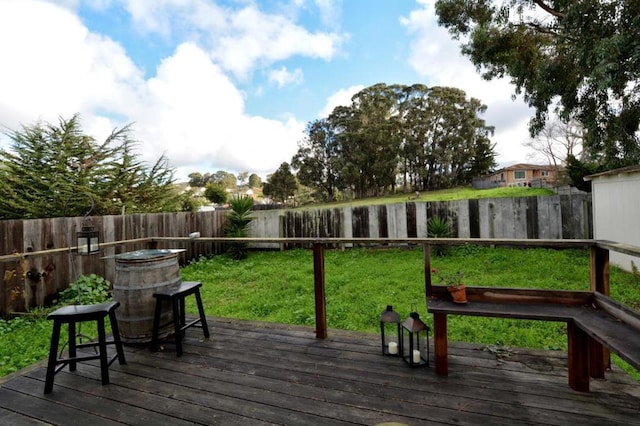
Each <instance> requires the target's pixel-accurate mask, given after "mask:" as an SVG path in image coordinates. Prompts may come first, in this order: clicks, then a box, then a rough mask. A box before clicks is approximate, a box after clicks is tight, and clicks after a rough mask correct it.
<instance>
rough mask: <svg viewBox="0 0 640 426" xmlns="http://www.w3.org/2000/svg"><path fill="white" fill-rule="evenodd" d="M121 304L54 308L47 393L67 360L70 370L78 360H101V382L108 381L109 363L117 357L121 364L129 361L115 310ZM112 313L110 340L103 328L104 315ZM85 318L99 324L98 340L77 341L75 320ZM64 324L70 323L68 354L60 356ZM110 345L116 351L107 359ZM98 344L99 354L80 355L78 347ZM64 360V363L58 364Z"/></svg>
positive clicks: (51, 314)
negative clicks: (125, 356)
mask: <svg viewBox="0 0 640 426" xmlns="http://www.w3.org/2000/svg"><path fill="white" fill-rule="evenodd" d="M118 306H120V302H108V303H100V304H96V305H69V306H63V307H62V308H59V309H56V310H55V311H53V312H51V313H50V314H49V315H48V316H47V319H50V320H53V333H52V335H51V346H50V348H49V362H48V364H47V378H46V381H45V383H44V393H50V392H51V391H52V390H53V378H54V376H55V375H56V374H57V373H58V372H59V371H60V370H62V369H63V368H64V367H65V366H66V365H67V364H68V365H69V371H75V370H76V363H77V362H79V361H89V360H93V359H99V360H100V371H101V372H102V384H103V385H107V384H109V366H110V365H111V364H113V362H114V361H115V360H116V359H118V361H119V362H120V364H121V365H122V364H126V361H125V359H124V351H123V350H122V343H121V342H120V333H119V330H118V321H117V320H116V315H115V310H116V308H117V307H118ZM107 315H108V316H109V322H110V323H111V331H112V333H113V339H112V340H107V339H106V335H105V329H104V318H105V317H106V316H107ZM85 321H96V322H97V324H98V341H97V342H89V343H80V344H78V343H76V337H77V336H76V323H78V322H85ZM62 324H68V325H69V357H68V358H60V359H58V345H59V343H60V342H59V341H60V328H61V326H62ZM107 345H115V346H116V354H115V355H114V356H113V357H112V358H111V360H108V359H107ZM87 347H92V348H96V347H97V348H98V354H97V355H86V356H77V353H76V349H78V348H87ZM58 364H61V365H58Z"/></svg>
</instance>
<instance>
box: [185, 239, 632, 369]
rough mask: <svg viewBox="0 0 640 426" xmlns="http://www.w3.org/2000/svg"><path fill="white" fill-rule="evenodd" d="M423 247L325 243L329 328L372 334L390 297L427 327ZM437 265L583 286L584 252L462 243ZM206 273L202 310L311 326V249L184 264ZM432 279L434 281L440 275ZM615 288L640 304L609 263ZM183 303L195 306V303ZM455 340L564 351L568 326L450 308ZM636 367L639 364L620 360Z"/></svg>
mask: <svg viewBox="0 0 640 426" xmlns="http://www.w3.org/2000/svg"><path fill="white" fill-rule="evenodd" d="M422 262H423V254H422V249H421V248H416V249H393V248H392V249H366V248H361V249H351V250H347V251H339V250H334V251H327V252H326V254H325V287H326V298H327V307H326V308H327V322H328V326H329V327H330V328H340V329H348V330H358V331H365V332H373V333H377V332H378V329H379V318H380V313H381V312H382V311H383V310H384V308H385V306H386V305H388V304H392V305H393V306H394V309H395V310H396V311H397V312H399V313H400V314H401V316H403V317H406V316H408V315H409V313H410V312H411V311H412V310H414V309H416V310H417V312H418V313H419V314H420V316H421V318H422V319H423V320H424V321H425V322H426V323H427V324H428V325H431V323H432V318H431V316H430V315H428V314H427V312H426V302H425V295H424V276H423V274H424V272H423V263H422ZM432 266H433V267H435V268H437V269H438V270H439V271H444V272H457V271H461V272H463V273H464V282H465V283H466V284H467V285H477V286H500V287H530V288H545V289H563V290H589V255H588V253H587V251H586V250H551V249H525V250H523V249H512V248H489V247H479V246H462V247H455V248H452V250H451V252H450V255H448V256H445V257H435V258H432ZM182 277H183V279H184V280H189V281H202V283H203V296H204V297H203V298H204V300H205V310H206V312H207V315H212V316H221V317H232V318H241V319H251V320H259V321H271V322H279V323H290V324H302V325H310V326H311V325H314V322H315V312H314V290H313V255H312V253H311V251H309V250H291V251H286V252H254V253H251V255H250V256H249V258H248V259H246V260H243V261H233V260H231V259H230V258H228V257H226V256H217V257H214V258H212V259H203V260H201V261H199V262H196V263H193V264H191V265H189V266H187V267H185V268H183V269H182ZM436 284H437V282H436ZM611 293H612V294H611V296H612V298H614V299H616V300H619V301H621V302H623V303H625V304H627V305H629V306H631V307H633V308H634V309H640V279H639V278H638V277H636V276H633V275H632V274H629V273H626V272H624V271H620V270H619V269H618V268H615V267H612V268H611ZM189 309H190V310H191V312H193V313H195V312H196V311H195V306H193V304H192V305H190V306H189ZM449 338H450V339H451V340H457V341H466V342H474V343H480V344H486V345H498V346H509V347H528V348H540V349H553V350H566V349H567V338H566V324H564V323H557V322H544V321H526V320H509V319H501V318H483V317H465V316H455V315H454V316H451V317H450V318H449ZM619 364H621V366H622V367H623V368H625V369H626V370H627V371H629V372H632V373H633V374H635V375H636V378H639V379H640V375H638V374H637V372H636V371H635V369H633V368H632V367H629V366H627V365H624V363H622V362H621V361H620V362H619Z"/></svg>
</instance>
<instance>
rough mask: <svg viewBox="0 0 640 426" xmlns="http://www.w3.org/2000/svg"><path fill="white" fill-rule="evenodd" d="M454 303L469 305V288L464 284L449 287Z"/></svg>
mask: <svg viewBox="0 0 640 426" xmlns="http://www.w3.org/2000/svg"><path fill="white" fill-rule="evenodd" d="M447 290H448V291H449V293H451V297H453V303H467V287H466V286H465V285H464V284H458V285H450V286H448V287H447Z"/></svg>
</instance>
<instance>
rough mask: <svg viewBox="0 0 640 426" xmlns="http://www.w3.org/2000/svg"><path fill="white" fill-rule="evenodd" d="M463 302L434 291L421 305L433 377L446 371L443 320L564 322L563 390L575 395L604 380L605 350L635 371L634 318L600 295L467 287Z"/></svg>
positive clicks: (637, 330)
mask: <svg viewBox="0 0 640 426" xmlns="http://www.w3.org/2000/svg"><path fill="white" fill-rule="evenodd" d="M434 289H436V286H434ZM467 299H468V300H469V302H468V303H467V304H457V303H453V302H452V301H451V299H450V297H447V295H446V290H445V291H442V289H440V291H435V292H434V295H433V296H432V297H431V298H430V299H429V300H428V301H427V309H428V311H429V312H430V313H432V314H433V318H434V346H435V351H434V352H435V363H436V373H437V374H439V375H447V374H448V370H449V366H448V360H447V315H471V316H483V317H499V318H515V319H529V320H540V321H561V322H566V323H567V338H568V357H567V359H568V369H569V386H571V388H572V389H574V390H576V391H582V392H588V391H589V377H594V378H604V372H605V370H606V368H608V367H610V358H609V352H608V350H611V351H613V352H615V353H616V354H618V355H619V356H620V357H621V358H622V359H624V360H625V361H626V362H628V363H629V364H631V365H632V366H634V367H635V368H638V369H640V314H639V313H638V312H635V311H633V310H631V309H629V308H627V307H625V306H624V305H621V304H619V303H617V302H615V301H613V300H611V299H610V298H608V297H607V296H604V295H602V294H601V293H598V292H575V291H557V290H534V289H512V288H489V287H467Z"/></svg>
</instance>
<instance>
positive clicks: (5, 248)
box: [0, 212, 225, 315]
mask: <svg viewBox="0 0 640 426" xmlns="http://www.w3.org/2000/svg"><path fill="white" fill-rule="evenodd" d="M90 220H91V223H92V225H93V226H94V227H95V228H96V229H97V230H98V231H99V234H100V243H101V250H100V254H99V255H91V256H79V255H78V254H77V253H76V252H77V250H76V247H75V244H76V241H75V235H76V232H77V231H78V230H80V228H81V227H82V221H83V218H82V217H74V218H52V219H35V220H7V221H0V235H3V238H2V240H1V241H0V273H2V276H3V281H2V286H1V287H2V288H0V314H2V315H6V313H9V312H22V311H25V310H27V309H29V308H32V307H34V306H43V305H48V304H49V302H50V301H51V299H52V297H53V296H54V295H55V294H56V293H57V292H58V291H61V290H64V289H65V288H67V287H68V286H69V283H71V282H73V281H75V279H76V278H77V277H78V276H79V275H82V274H84V275H88V274H92V273H94V274H98V275H101V276H103V277H105V278H106V279H108V280H109V281H112V282H113V278H114V275H115V260H113V259H103V257H108V256H112V255H114V254H118V253H124V252H127V251H131V250H138V249H141V248H145V247H146V245H147V240H145V239H149V238H152V237H159V236H164V237H186V236H188V235H189V233H191V232H195V231H197V232H200V234H201V236H203V237H219V236H222V235H223V234H224V221H225V213H224V212H199V213H157V214H134V215H126V216H101V217H91V218H90ZM220 247H221V245H220V244H219V243H213V242H211V243H199V244H189V243H185V242H175V243H172V242H167V243H166V246H165V247H164V248H185V249H186V251H185V252H184V253H182V254H181V255H180V261H181V262H182V263H184V262H187V261H189V260H190V259H196V258H198V257H199V256H200V255H206V254H210V253H215V252H219V251H220Z"/></svg>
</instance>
